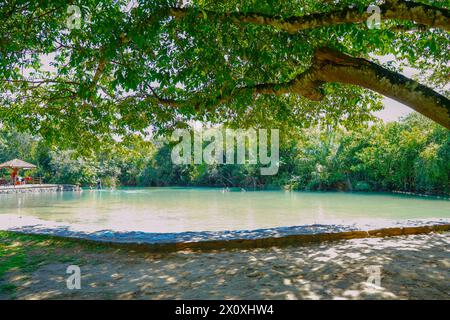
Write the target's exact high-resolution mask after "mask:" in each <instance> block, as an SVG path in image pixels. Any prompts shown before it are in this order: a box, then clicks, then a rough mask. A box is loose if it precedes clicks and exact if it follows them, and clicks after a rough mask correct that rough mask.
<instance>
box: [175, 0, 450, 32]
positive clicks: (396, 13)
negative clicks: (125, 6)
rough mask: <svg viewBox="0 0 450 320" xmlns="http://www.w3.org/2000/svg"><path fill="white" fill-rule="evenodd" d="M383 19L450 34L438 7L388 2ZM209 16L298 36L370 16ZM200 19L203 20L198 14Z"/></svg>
mask: <svg viewBox="0 0 450 320" xmlns="http://www.w3.org/2000/svg"><path fill="white" fill-rule="evenodd" d="M380 9H381V19H389V20H390V19H399V20H408V21H414V22H417V23H418V24H421V25H426V26H428V27H431V28H441V29H444V30H446V31H450V13H449V10H448V9H444V8H437V7H433V6H429V5H426V4H423V3H416V2H411V1H405V0H386V1H385V3H384V4H383V5H381V6H380ZM189 10H191V9H190V8H171V9H170V10H169V14H170V15H172V16H174V17H176V18H182V17H184V16H186V15H187V14H188V12H189ZM205 12H206V14H207V15H211V16H216V17H219V19H222V20H225V19H227V18H228V19H231V20H232V21H233V22H235V23H252V24H259V25H269V26H273V27H275V28H277V29H280V30H284V31H286V32H289V33H297V32H299V31H302V30H308V29H315V28H320V27H327V26H332V25H339V24H347V23H363V22H366V21H367V19H368V18H369V17H370V16H371V13H367V12H366V11H365V10H364V11H361V10H360V8H344V9H340V10H336V11H331V12H327V13H314V14H309V15H305V16H301V17H297V16H293V17H288V18H277V17H275V16H271V15H264V14H259V13H248V14H243V13H237V12H234V13H225V14H220V13H216V12H213V11H205ZM199 18H204V17H203V15H199Z"/></svg>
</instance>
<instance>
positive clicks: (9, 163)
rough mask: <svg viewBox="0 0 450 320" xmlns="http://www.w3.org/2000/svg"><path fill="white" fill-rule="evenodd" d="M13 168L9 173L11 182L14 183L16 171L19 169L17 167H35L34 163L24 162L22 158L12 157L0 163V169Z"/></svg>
mask: <svg viewBox="0 0 450 320" xmlns="http://www.w3.org/2000/svg"><path fill="white" fill-rule="evenodd" d="M3 168H6V169H13V172H12V173H11V180H12V182H13V183H15V182H16V181H15V178H16V176H17V172H18V171H19V169H35V168H37V167H36V166H35V165H34V164H31V163H28V162H25V161H23V160H20V159H13V160H10V161H7V162H4V163H2V164H0V169H3Z"/></svg>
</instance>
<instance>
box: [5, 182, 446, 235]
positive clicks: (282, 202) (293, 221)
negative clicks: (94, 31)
mask: <svg viewBox="0 0 450 320" xmlns="http://www.w3.org/2000/svg"><path fill="white" fill-rule="evenodd" d="M6 218H8V219H9V220H7V219H6ZM11 219H13V220H11ZM14 219H16V220H14ZM19 219H20V220H19ZM411 219H412V220H415V219H419V220H425V221H427V220H430V221H431V220H437V219H444V220H450V201H448V200H439V199H431V198H421V197H413V196H402V195H391V194H357V193H309V192H284V191H252V192H250V191H248V192H239V191H237V192H222V190H221V189H212V188H136V189H123V190H115V191H107V190H105V191H88V190H85V191H84V192H82V193H72V192H66V193H48V194H22V195H21V194H18V195H0V227H2V225H1V224H2V223H3V224H4V226H6V223H7V222H6V221H9V222H8V223H10V224H11V225H13V226H14V225H15V224H17V223H18V222H17V221H23V223H22V225H26V224H27V223H28V224H30V222H29V221H40V222H42V221H43V222H45V223H49V224H51V223H57V224H59V225H70V226H75V228H76V229H78V230H85V231H98V230H115V231H143V232H161V233H167V232H186V231H221V230H254V229H260V228H274V227H285V226H301V225H310V224H328V225H329V224H336V225H353V224H358V225H363V224H371V225H377V224H383V223H384V224H386V223H388V224H389V223H391V222H392V223H394V222H398V221H406V220H411ZM25 222H26V223H25Z"/></svg>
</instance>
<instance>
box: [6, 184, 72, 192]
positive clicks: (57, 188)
mask: <svg viewBox="0 0 450 320" xmlns="http://www.w3.org/2000/svg"><path fill="white" fill-rule="evenodd" d="M64 191H81V188H80V186H77V185H72V184H22V185H16V186H12V185H4V186H0V194H11V193H41V192H64Z"/></svg>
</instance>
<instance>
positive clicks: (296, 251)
mask: <svg viewBox="0 0 450 320" xmlns="http://www.w3.org/2000/svg"><path fill="white" fill-rule="evenodd" d="M449 244H450V233H449V232H447V233H442V234H427V235H413V236H400V237H391V238H369V239H354V240H345V241H337V242H325V243H320V244H313V245H308V246H299V247H285V248H268V249H253V250H232V251H215V252H187V251H184V252H177V253H171V254H164V255H161V254H159V255H155V254H148V253H144V252H130V251H127V250H124V249H121V250H113V249H107V250H101V251H96V252H92V251H90V250H87V249H84V248H83V246H81V245H80V246H77V247H76V248H67V249H64V248H62V249H60V250H59V249H58V251H57V255H59V256H60V257H64V259H63V261H64V262H51V261H50V262H45V263H42V265H40V266H39V267H38V268H37V270H34V271H32V272H30V273H26V272H23V271H20V272H19V271H9V272H8V273H7V274H6V276H5V277H4V280H3V281H2V282H3V283H2V284H3V285H5V284H7V285H14V286H15V287H16V288H17V289H16V293H15V295H14V298H17V299H78V298H79V299H450V246H449ZM42 250H45V249H42ZM59 261H61V259H59ZM70 264H79V266H80V268H81V274H82V278H81V286H82V288H81V290H68V289H67V287H66V279H67V277H68V275H67V274H66V268H67V266H68V265H70ZM370 266H380V268H381V269H380V270H381V283H380V287H377V286H376V285H374V284H369V283H367V279H368V277H369V272H368V270H367V267H370ZM0 298H3V299H5V298H10V297H8V296H6V295H4V294H3V296H2V295H0Z"/></svg>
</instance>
